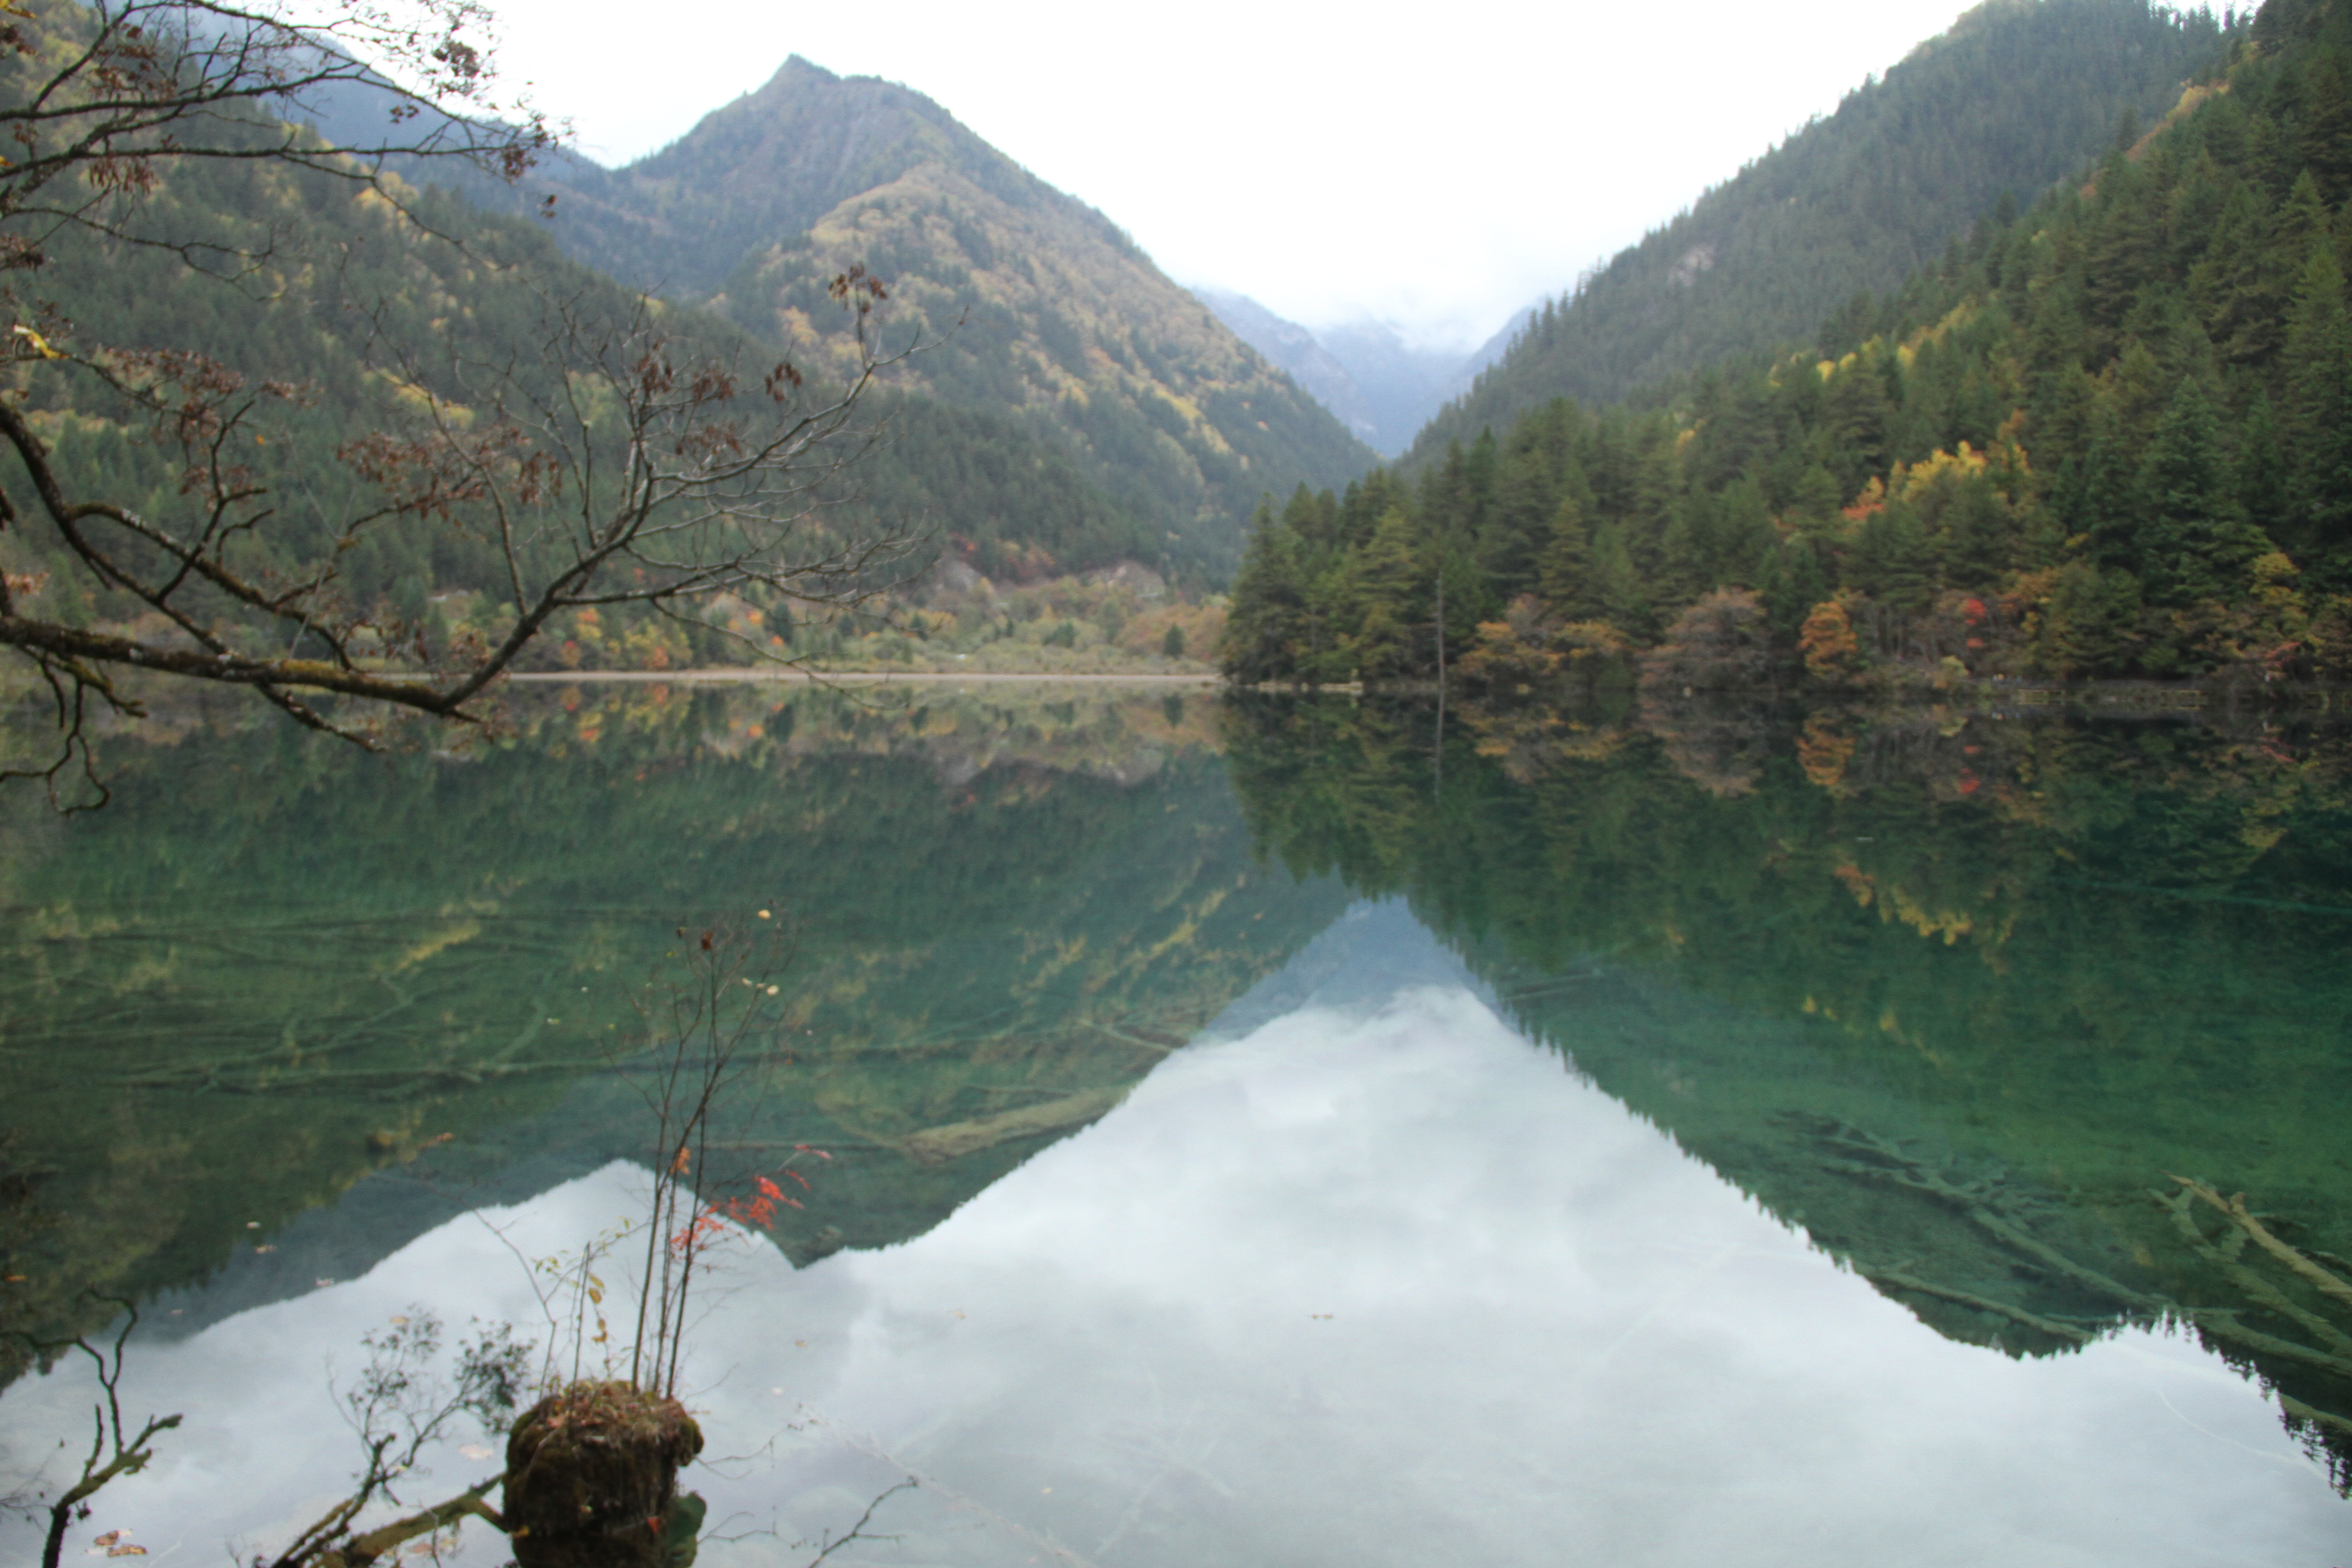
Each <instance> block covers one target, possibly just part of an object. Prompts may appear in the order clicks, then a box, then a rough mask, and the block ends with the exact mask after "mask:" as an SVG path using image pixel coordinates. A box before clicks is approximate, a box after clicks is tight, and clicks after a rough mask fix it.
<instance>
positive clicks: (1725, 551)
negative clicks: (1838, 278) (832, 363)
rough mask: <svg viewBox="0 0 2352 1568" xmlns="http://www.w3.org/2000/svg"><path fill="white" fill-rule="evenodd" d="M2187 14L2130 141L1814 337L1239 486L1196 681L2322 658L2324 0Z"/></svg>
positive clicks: (2351, 428) (1802, 674) (2327, 267)
mask: <svg viewBox="0 0 2352 1568" xmlns="http://www.w3.org/2000/svg"><path fill="white" fill-rule="evenodd" d="M2200 26H2202V24H2200ZM2213 31H2214V37H2217V38H2218V39H2219V40H2220V41H2219V42H2218V43H2217V45H2216V48H2215V52H2214V54H2213V56H2212V57H2211V58H2210V60H2209V62H2208V63H2207V64H2206V65H2205V66H2204V67H2203V68H2201V69H2200V70H2199V71H2198V72H2197V73H2196V74H2195V75H2194V76H2193V77H2192V78H2191V79H2189V80H2188V81H2187V82H2186V83H2185V84H2183V85H2182V86H2181V87H2180V88H2179V89H2178V93H2177V100H2176V102H2175V103H2174V105H2173V107H2172V108H2171V109H2170V110H2169V111H2168V112H2167V113H2166V114H2165V115H2164V117H2163V118H2162V119H2161V121H2158V123H2157V124H2156V125H2154V126H2153V127H2152V128H2143V127H2142V126H2140V125H2139V124H2138V123H2137V121H2135V120H2133V119H2132V118H2130V117H2128V116H2126V117H2125V118H2124V119H2122V120H2121V121H2119V122H2118V123H2117V125H2116V127H2115V128H2114V130H2113V132H2112V136H2111V139H2110V144H2109V148H2108V151H2107V152H2106V153H2105V155H2104V156H2103V157H2102V158H2100V159H2099V160H2098V162H2097V163H2096V164H2095V167H2092V168H2089V169H2086V170H2084V171H2083V173H2082V177H2081V178H2080V180H2079V181H2074V180H2070V181H2067V182H2065V183H2063V184H2061V185H2059V186H2058V187H2056V188H2054V189H2053V190H2052V191H2050V192H2049V193H2047V194H2046V195H2043V196H2042V197H2041V198H2040V199H2039V200H2037V201H2035V202H2034V203H2033V204H2032V206H2031V207H2029V208H2028V209H2026V210H2025V211H2023V212H2014V211H2011V210H2002V209H1997V210H1996V211H1995V212H1994V213H1993V214H1991V215H1990V216H1988V217H1986V218H1985V219H1984V220H1982V221H1980V222H1979V223H1978V224H1976V225H1975V226H1974V227H1973V228H1972V229H1971V230H1970V231H1969V233H1968V234H1967V236H1966V237H1964V238H1962V239H1958V240H1955V241H1954V242H1953V243H1952V244H1951V245H1950V246H1949V247H1948V249H1947V250H1946V252H1945V254H1944V256H1943V257H1942V258H1941V259H1940V260H1938V261H1937V262H1936V263H1935V264H1934V265H1932V266H1928V267H1925V268H1920V269H1919V270H1917V271H1916V272H1915V273H1913V274H1912V275H1911V276H1910V277H1909V278H1908V279H1907V280H1906V281H1905V282H1903V283H1902V284H1901V286H1900V287H1898V288H1895V289H1891V290H1889V291H1886V292H1885V293H1882V294H1879V295H1875V296H1873V297H1869V298H1865V299H1859V300H1853V301H1850V302H1849V303H1848V304H1846V305H1845V306H1843V307H1842V308H1840V309H1838V310H1835V311H1833V312H1831V313H1830V314H1829V315H1828V316H1827V318H1826V320H1825V321H1823V323H1822V325H1821V327H1820V329H1819V334H1818V337H1817V340H1816V341H1815V342H1813V343H1811V344H1810V345H1808V346H1806V347H1804V348H1802V349H1801V350H1795V351H1789V350H1785V349H1784V350H1782V351H1779V352H1776V353H1767V354H1757V355H1752V356H1750V357H1747V358H1744V359H1743V358H1732V359H1728V360H1726V361H1723V362H1720V363H1716V364H1713V365H1711V366H1709V367H1707V368H1706V369H1704V370H1700V371H1696V372H1694V373H1692V374H1687V375H1685V376H1683V377H1680V378H1678V379H1676V380H1675V381H1673V382H1671V383H1662V384H1656V385H1654V386H1653V387H1651V388H1650V389H1649V391H1648V393H1647V394H1645V395H1643V396H1640V397H1636V398H1632V399H1628V400H1626V401H1623V402H1618V403H1607V404H1604V403H1598V402H1579V401H1576V400H1573V399H1569V398H1556V399H1553V400H1552V401H1550V402H1548V403H1545V404H1543V405H1540V406H1538V407H1536V408H1533V409H1531V410H1529V411H1528V412H1527V413H1526V414H1524V415H1522V416H1519V417H1518V418H1517V419H1516V420H1514V421H1512V422H1510V423H1509V424H1507V425H1505V426H1502V427H1500V428H1499V429H1497V428H1496V427H1493V426H1489V427H1487V428H1486V429H1484V430H1481V431H1480V432H1479V433H1478V435H1477V436H1476V437H1475V439H1472V440H1469V441H1467V442H1456V443H1454V444H1453V445H1451V446H1449V447H1447V449H1446V450H1445V452H1444V456H1443V457H1442V458H1439V459H1437V460H1433V461H1432V462H1430V463H1429V464H1427V466H1426V467H1423V468H1421V469H1420V470H1419V471H1418V472H1417V473H1412V474H1408V473H1406V472H1403V471H1397V470H1390V471H1380V470H1376V471H1374V472H1372V473H1371V474H1370V475H1368V476H1367V477H1366V478H1365V479H1361V480H1360V481H1359V482H1357V483H1355V484H1353V485H1350V486H1349V487H1348V489H1346V490H1345V492H1344V493H1339V494H1335V493H1331V492H1324V493H1320V494H1318V493H1314V492H1310V491H1308V490H1306V489H1300V490H1299V491H1297V493H1296V494H1294V495H1293V496H1292V497H1291V499H1290V500H1288V502H1287V503H1286V504H1285V505H1283V506H1282V507H1281V508H1280V509H1279V510H1278V511H1277V510H1276V509H1274V508H1273V507H1271V506H1268V507H1267V508H1266V509H1265V510H1264V511H1263V512H1262V514H1261V519H1260V526H1259V528H1258V531H1257V532H1256V534H1255V537H1254V539H1253V541H1252V542H1251V545H1250V550H1249V554H1248V556H1247V558H1246V560H1245V562H1244V567H1243V570H1242V573H1241V574H1240V577H1239V579H1238V581H1237V582H1236V584H1235V587H1234V602H1233V605H1232V612H1231V616H1230V619H1229V621H1228V624H1227V632H1226V637H1225V641H1224V644H1223V661H1224V665H1225V668H1226V669H1227V671H1228V672H1229V673H1230V674H1231V675H1232V676H1234V678H1235V679H1240V680H1244V681H1252V682H1256V681H1267V680H1276V681H1295V682H1304V683H1309V684H1315V683H1327V682H1345V681H1349V680H1357V679H1361V680H1373V681H1377V680H1389V679H1425V678H1428V677H1430V676H1433V675H1436V674H1439V673H1441V671H1443V672H1444V673H1446V674H1449V675H1458V676H1459V678H1460V679H1463V680H1465V681H1466V682H1470V683H1473V684H1485V685H1486V686H1489V687H1492V688H1495V689H1502V690H1507V691H1508V690H1519V689H1538V688H1543V687H1547V686H1549V685H1553V684H1556V683H1558V682H1561V681H1570V682H1573V681H1578V680H1583V681H1588V682H1589V681H1592V680H1601V679H1624V678H1625V675H1626V672H1627V671H1628V670H1629V668H1631V667H1632V665H1633V662H1634V661H1636V660H1638V662H1639V666H1640V668H1641V670H1642V672H1643V679H1649V680H1653V681H1656V682H1662V683H1670V684H1674V685H1678V686H1682V687H1686V688H1690V689H1707V688H1713V689H1759V688H1779V687H1781V686H1784V685H1787V684H1790V683H1805V684H1810V685H1812V686H1815V687H1822V688H1830V689H1838V688H1846V689H1853V688H1870V687H1876V686H1885V685H1887V684H1890V683H1891V684H1903V683H1906V682H1918V681H1927V682H1935V683H1940V684H1948V683H1950V682H1952V681H1955V680H1959V679H1985V678H2002V679H2011V678H2028V679H2053V678H2055V679H2114V678H2131V679H2185V678H2199V677H2215V676H2226V677H2227V678H2229V679H2239V680H2243V681H2246V682H2254V683H2269V682H2273V681H2278V680H2282V679H2284V680H2307V679H2341V678H2342V677H2343V676H2344V675H2345V674H2347V671H2352V319H2347V302H2346V285H2345V272H2346V268H2347V262H2352V214H2347V208H2346V203H2347V196H2352V5H2347V4H2346V3H2345V0H2270V3H2269V4H2268V5H2264V6H2263V9H2262V11H2261V12H2260V13H2259V14H2258V15H2257V16H2255V17H2254V18H2253V19H2252V22H2251V23H2250V24H2247V25H2245V26H2238V25H2236V24H2235V22H2234V20H2233V21H2232V23H2231V25H2230V26H2226V27H2224V26H2219V25H2216V26H2215V27H2214V30H2213ZM1556 314H1557V313H1556ZM1536 330H1537V331H1538V332H1540V331H1542V330H1543V329H1542V327H1541V324H1540V323H1539V324H1538V328H1537V329H1536Z"/></svg>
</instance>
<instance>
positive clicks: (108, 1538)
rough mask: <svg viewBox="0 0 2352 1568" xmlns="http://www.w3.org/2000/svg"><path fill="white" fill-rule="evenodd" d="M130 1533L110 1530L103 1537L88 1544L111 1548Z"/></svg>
mask: <svg viewBox="0 0 2352 1568" xmlns="http://www.w3.org/2000/svg"><path fill="white" fill-rule="evenodd" d="M130 1533H131V1532H130V1531H127V1530H110V1531H107V1532H106V1533H105V1534H104V1535H101V1536H100V1537H99V1538H98V1539H97V1540H96V1541H93V1542H90V1544H91V1545H92V1546H111V1545H113V1544H114V1543H115V1542H118V1541H121V1539H122V1538H123V1537H125V1536H127V1535H129V1534H130Z"/></svg>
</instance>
